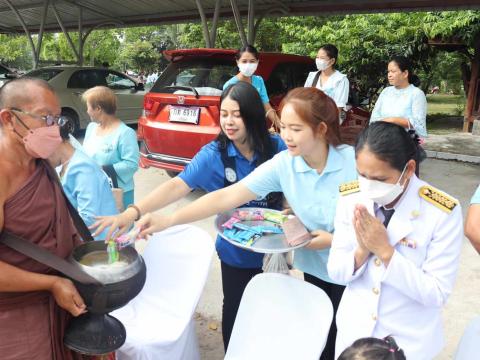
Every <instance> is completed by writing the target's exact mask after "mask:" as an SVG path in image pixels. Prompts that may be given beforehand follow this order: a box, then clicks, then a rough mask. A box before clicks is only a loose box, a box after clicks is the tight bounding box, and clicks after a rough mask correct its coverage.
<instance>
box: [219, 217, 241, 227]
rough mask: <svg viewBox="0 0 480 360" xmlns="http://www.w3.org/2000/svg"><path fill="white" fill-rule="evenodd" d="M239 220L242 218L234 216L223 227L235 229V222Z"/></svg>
mask: <svg viewBox="0 0 480 360" xmlns="http://www.w3.org/2000/svg"><path fill="white" fill-rule="evenodd" d="M239 221H240V219H238V218H236V217H233V216H232V217H231V218H230V219H228V220H227V221H226V222H225V223H224V224H222V227H224V228H227V229H233V224H235V223H237V222H239Z"/></svg>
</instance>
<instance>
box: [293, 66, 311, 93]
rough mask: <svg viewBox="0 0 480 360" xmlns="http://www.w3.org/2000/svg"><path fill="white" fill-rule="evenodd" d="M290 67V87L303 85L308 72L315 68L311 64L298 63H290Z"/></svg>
mask: <svg viewBox="0 0 480 360" xmlns="http://www.w3.org/2000/svg"><path fill="white" fill-rule="evenodd" d="M290 69H291V72H292V78H291V82H292V84H291V88H296V87H302V86H303V85H305V80H307V77H308V73H309V72H310V71H315V70H316V68H315V66H314V65H313V64H299V63H294V64H291V67H290Z"/></svg>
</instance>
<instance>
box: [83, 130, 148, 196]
mask: <svg viewBox="0 0 480 360" xmlns="http://www.w3.org/2000/svg"><path fill="white" fill-rule="evenodd" d="M97 127H98V124H97V123H94V122H91V123H90V124H88V126H87V130H86V132H85V139H84V140H83V148H84V149H85V153H86V154H87V155H88V156H90V157H91V158H92V159H94V160H95V161H96V162H97V164H99V165H100V166H103V165H113V168H114V169H115V172H116V173H117V176H118V186H119V187H120V188H121V189H123V191H124V192H127V191H131V190H133V188H134V184H133V175H134V174H135V172H136V171H137V170H138V161H139V159H140V153H139V149H138V143H137V135H136V134H135V131H134V130H133V129H131V128H129V127H128V126H127V125H125V124H124V123H121V124H120V126H119V127H118V128H117V129H116V130H115V131H114V132H112V133H111V134H108V135H105V136H97V135H96V131H97Z"/></svg>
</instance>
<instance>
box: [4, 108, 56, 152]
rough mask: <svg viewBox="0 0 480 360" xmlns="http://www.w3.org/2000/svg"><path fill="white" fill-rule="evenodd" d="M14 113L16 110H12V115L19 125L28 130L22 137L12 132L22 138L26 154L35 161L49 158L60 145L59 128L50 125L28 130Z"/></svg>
mask: <svg viewBox="0 0 480 360" xmlns="http://www.w3.org/2000/svg"><path fill="white" fill-rule="evenodd" d="M12 110H13V109H12ZM14 111H16V110H13V111H12V114H13V115H14V116H15V117H16V118H17V120H18V121H19V122H20V124H22V126H23V127H24V128H25V129H27V130H28V132H27V134H26V135H24V136H22V135H20V134H19V133H18V132H17V131H16V130H14V131H15V133H16V134H17V135H18V136H20V137H21V138H22V140H23V143H24V145H25V150H26V151H27V153H28V154H29V155H30V156H32V157H34V158H37V159H38V158H41V159H47V158H49V157H50V156H51V155H52V154H53V153H54V152H55V150H56V149H57V148H58V146H59V145H60V144H61V143H62V138H61V136H60V128H59V127H58V125H55V124H52V125H51V126H42V127H39V128H36V129H30V128H29V127H28V126H27V125H26V124H25V123H24V122H23V121H22V119H20V117H19V116H17V114H15V112H14ZM47 124H48V122H47Z"/></svg>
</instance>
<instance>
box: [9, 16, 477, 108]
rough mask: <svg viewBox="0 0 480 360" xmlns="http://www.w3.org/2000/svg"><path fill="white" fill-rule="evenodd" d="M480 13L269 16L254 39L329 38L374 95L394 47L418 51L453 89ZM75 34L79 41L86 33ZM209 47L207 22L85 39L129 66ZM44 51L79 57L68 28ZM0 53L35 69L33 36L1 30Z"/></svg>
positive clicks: (226, 25) (221, 37)
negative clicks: (437, 42)
mask: <svg viewBox="0 0 480 360" xmlns="http://www.w3.org/2000/svg"><path fill="white" fill-rule="evenodd" d="M243 20H244V23H246V18H244V19H243ZM479 20H480V12H479V11H456V12H429V13H428V12H422V13H407V12H404V13H393V14H369V15H348V16H328V17H327V16H316V17H314V16H310V17H283V18H266V19H264V20H263V21H262V22H261V23H260V26H259V28H258V29H257V37H256V42H255V44H254V45H255V46H256V47H257V48H258V49H259V50H262V51H282V52H286V53H294V54H300V55H307V56H312V57H314V56H315V54H316V52H317V51H318V48H319V47H320V46H321V45H322V44H325V43H333V44H335V45H337V47H338V48H339V51H340V57H339V63H338V67H339V70H340V71H343V72H346V73H347V74H348V76H349V78H350V79H351V81H352V82H356V83H357V85H359V86H360V88H361V89H362V90H363V92H364V93H367V95H368V96H369V97H370V98H374V96H375V94H376V93H378V90H379V89H380V88H381V87H382V86H384V85H385V84H386V67H387V62H388V59H389V58H390V57H391V56H392V55H394V54H401V55H405V56H408V57H409V58H411V60H412V61H413V62H414V65H415V71H416V72H417V73H418V75H419V76H420V78H421V79H422V82H423V86H424V89H425V90H426V89H427V88H428V86H429V85H431V84H432V85H438V84H439V83H440V81H441V79H443V80H444V84H445V89H454V90H455V91H457V90H459V88H461V85H462V83H461V81H460V80H459V79H461V75H459V74H460V73H459V70H458V67H463V69H464V74H463V75H464V77H466V76H465V75H466V72H468V66H469V64H470V59H471V58H472V56H473V46H474V43H475V41H476V39H478V38H479V37H480V21H479ZM210 25H211V24H210ZM218 25H219V26H218V35H217V42H216V46H217V47H220V48H234V49H236V48H239V47H240V46H241V42H240V37H239V35H238V31H237V27H236V24H235V22H234V21H233V20H226V21H225V20H224V21H220V22H219V24H218ZM245 25H246V24H245ZM70 36H71V38H72V41H73V42H74V43H75V44H77V42H78V34H77V33H71V34H70ZM429 38H444V39H445V38H455V39H457V40H458V41H461V42H464V43H466V44H467V47H466V48H464V49H463V50H462V51H460V52H458V51H457V52H452V53H450V54H447V53H445V52H444V51H440V50H438V49H437V48H434V47H431V46H429V45H428V41H427V39H429ZM34 41H35V43H36V38H35V39H34ZM203 46H205V42H204V39H203V33H202V28H201V25H200V24H199V23H195V24H181V25H164V26H148V27H137V28H126V29H112V30H96V31H93V32H92V34H90V36H89V37H88V40H87V41H86V43H85V45H84V59H85V63H86V64H89V63H91V64H93V65H99V64H102V63H104V62H108V63H109V64H111V65H112V66H114V67H116V68H118V69H122V70H124V69H125V68H127V67H128V68H131V69H132V70H137V71H140V70H143V71H150V70H153V69H156V68H158V67H160V68H163V67H164V66H165V65H166V61H165V60H164V59H162V57H161V56H160V53H161V51H162V50H165V49H175V48H194V47H203ZM41 58H42V59H43V60H51V61H55V62H59V61H72V62H73V61H76V58H75V54H74V52H73V51H72V49H71V48H70V45H69V44H68V42H67V39H66V38H65V36H64V35H63V34H45V35H44V41H43V47H42V53H41ZM0 59H1V60H2V61H4V62H7V63H9V64H11V65H13V66H17V67H21V68H29V67H30V64H31V62H32V55H31V49H30V46H29V44H28V41H27V39H26V37H24V36H7V35H0ZM467 75H468V74H467Z"/></svg>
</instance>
